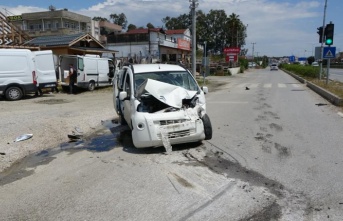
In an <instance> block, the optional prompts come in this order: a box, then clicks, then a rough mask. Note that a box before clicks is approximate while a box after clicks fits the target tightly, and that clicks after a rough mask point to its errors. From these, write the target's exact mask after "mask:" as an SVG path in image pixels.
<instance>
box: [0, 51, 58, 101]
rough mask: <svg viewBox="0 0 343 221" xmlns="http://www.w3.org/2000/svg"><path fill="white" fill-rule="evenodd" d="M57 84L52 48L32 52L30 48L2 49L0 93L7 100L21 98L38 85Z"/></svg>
mask: <svg viewBox="0 0 343 221" xmlns="http://www.w3.org/2000/svg"><path fill="white" fill-rule="evenodd" d="M55 86H56V73H55V68H54V61H53V54H52V51H51V50H48V51H35V52H32V51H30V50H28V49H0V95H1V96H4V97H5V98H6V99H7V100H10V101H14V100H20V99H21V98H22V97H23V96H25V95H26V94H29V93H34V92H36V90H37V87H40V88H49V87H55Z"/></svg>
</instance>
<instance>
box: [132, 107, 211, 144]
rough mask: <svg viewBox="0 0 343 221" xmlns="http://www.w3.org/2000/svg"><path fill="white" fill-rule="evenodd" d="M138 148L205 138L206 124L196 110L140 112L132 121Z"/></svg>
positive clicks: (135, 142)
mask: <svg viewBox="0 0 343 221" xmlns="http://www.w3.org/2000/svg"><path fill="white" fill-rule="evenodd" d="M132 124H133V125H132V126H133V128H132V129H133V130H132V140H133V144H134V145H135V147H137V148H143V147H158V146H165V145H166V142H167V143H169V144H170V145H173V144H180V143H190V142H197V141H201V140H204V139H205V133H204V125H203V122H202V120H201V119H200V117H199V116H198V115H197V113H196V112H195V110H192V109H188V110H179V111H177V112H171V113H155V114H148V113H139V114H137V115H136V116H135V118H134V119H133V121H132Z"/></svg>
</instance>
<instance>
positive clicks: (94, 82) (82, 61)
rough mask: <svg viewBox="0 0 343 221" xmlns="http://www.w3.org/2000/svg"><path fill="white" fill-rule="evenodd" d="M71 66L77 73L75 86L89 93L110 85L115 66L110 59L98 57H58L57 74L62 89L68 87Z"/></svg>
mask: <svg viewBox="0 0 343 221" xmlns="http://www.w3.org/2000/svg"><path fill="white" fill-rule="evenodd" d="M70 64H73V66H74V68H75V69H76V71H77V79H76V82H75V85H76V86H77V87H79V88H85V89H88V90H90V91H92V90H94V89H95V88H96V87H103V86H109V85H112V79H113V77H114V72H115V64H114V62H113V60H112V59H109V58H101V57H100V56H98V55H84V56H81V55H60V56H59V73H60V81H61V85H62V87H63V88H64V89H66V87H67V86H69V65H70Z"/></svg>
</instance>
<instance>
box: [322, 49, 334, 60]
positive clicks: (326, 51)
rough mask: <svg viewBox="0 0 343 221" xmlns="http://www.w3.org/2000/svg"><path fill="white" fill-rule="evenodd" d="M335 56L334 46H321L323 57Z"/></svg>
mask: <svg viewBox="0 0 343 221" xmlns="http://www.w3.org/2000/svg"><path fill="white" fill-rule="evenodd" d="M335 57H336V47H325V48H323V58H324V59H330V58H335Z"/></svg>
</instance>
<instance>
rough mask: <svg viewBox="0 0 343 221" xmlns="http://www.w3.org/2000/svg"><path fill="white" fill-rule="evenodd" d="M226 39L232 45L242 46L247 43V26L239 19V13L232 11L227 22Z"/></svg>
mask: <svg viewBox="0 0 343 221" xmlns="http://www.w3.org/2000/svg"><path fill="white" fill-rule="evenodd" d="M226 30H227V32H226V37H225V38H226V40H227V44H228V45H229V46H231V47H241V46H242V45H245V38H246V37H247V35H246V26H245V25H244V24H243V23H242V22H241V20H240V19H239V15H236V14H235V13H232V14H231V15H230V16H229V17H228V19H227V22H226Z"/></svg>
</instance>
